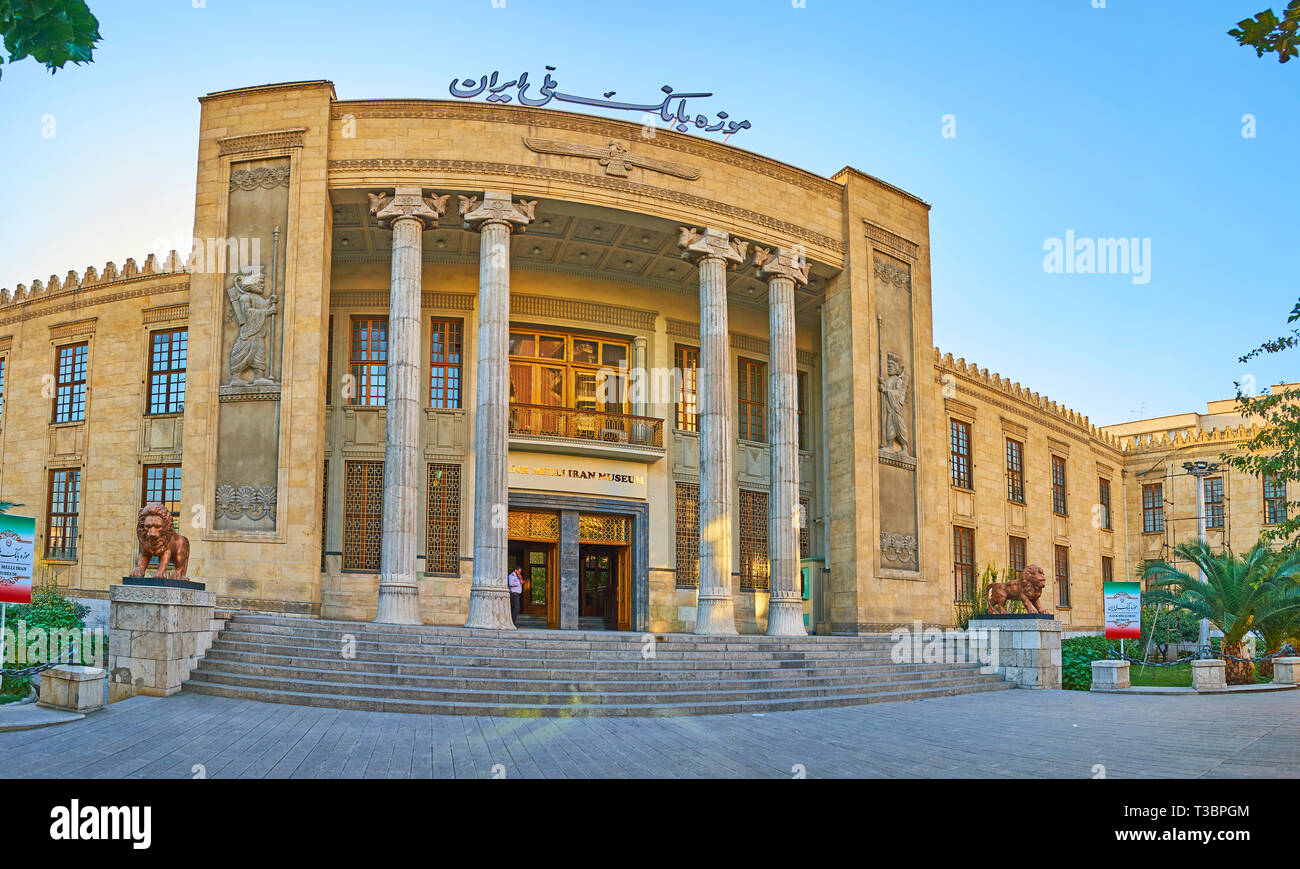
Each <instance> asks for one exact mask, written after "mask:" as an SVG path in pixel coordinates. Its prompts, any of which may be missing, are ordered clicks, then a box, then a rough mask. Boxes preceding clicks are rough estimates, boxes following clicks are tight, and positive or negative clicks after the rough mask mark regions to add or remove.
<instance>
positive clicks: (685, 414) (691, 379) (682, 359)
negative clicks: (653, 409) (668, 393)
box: [673, 344, 700, 431]
mask: <svg viewBox="0 0 1300 869" xmlns="http://www.w3.org/2000/svg"><path fill="white" fill-rule="evenodd" d="M673 365H674V366H675V367H676V368H677V372H678V376H679V377H680V378H681V379H680V381H679V383H680V384H681V385H680V386H679V387H678V391H677V428H679V429H680V430H682V431H699V430H700V416H699V411H698V408H697V407H696V404H695V399H696V394H697V393H696V387H697V385H698V381H697V378H698V376H699V370H700V348H698V347H686V346H684V345H682V344H678V345H677V347H676V348H675V349H674V351H673Z"/></svg>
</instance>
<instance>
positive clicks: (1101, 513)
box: [1097, 477, 1111, 531]
mask: <svg viewBox="0 0 1300 869" xmlns="http://www.w3.org/2000/svg"><path fill="white" fill-rule="evenodd" d="M1097 514H1098V515H1097V518H1098V519H1099V520H1100V521H1101V527H1102V528H1104V529H1106V530H1107V531H1109V530H1111V525H1110V480H1107V479H1106V478H1105V477H1099V478H1098V479H1097Z"/></svg>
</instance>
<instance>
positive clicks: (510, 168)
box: [329, 158, 844, 267]
mask: <svg viewBox="0 0 1300 869" xmlns="http://www.w3.org/2000/svg"><path fill="white" fill-rule="evenodd" d="M329 171H330V174H331V175H345V174H347V173H361V172H366V173H368V172H399V171H411V172H464V173H469V174H474V175H502V176H508V177H512V178H534V179H538V180H544V181H548V182H555V181H567V182H572V183H574V184H579V185H583V186H587V187H600V188H603V189H606V190H614V191H617V192H619V193H628V194H632V195H635V196H644V197H646V198H648V199H652V200H653V199H660V200H667V201H669V202H674V203H677V204H679V205H683V206H686V207H687V208H688V209H690V210H691V211H693V212H699V211H707V212H711V213H712V214H715V215H718V216H720V217H722V218H723V221H722V222H726V218H731V219H733V220H739V221H746V222H749V223H752V224H756V225H758V226H762V227H765V228H767V229H770V230H772V231H773V232H774V233H777V234H778V237H779V236H781V235H784V236H785V237H788V238H792V239H802V240H804V241H806V242H810V243H812V244H815V245H818V246H820V247H822V248H824V249H826V250H829V251H833V252H835V253H836V254H838V255H839V256H840V257H843V254H844V242H843V241H842V240H840V239H838V238H832V237H830V236H829V235H823V234H822V233H819V232H816V231H814V230H811V229H807V228H805V227H802V226H797V225H795V224H793V223H788V222H786V221H784V220H778V219H777V218H775V217H771V216H769V215H767V214H760V213H759V212H757V211H750V210H749V209H746V208H740V207H738V206H734V205H728V204H727V203H725V202H719V201H717V200H714V199H706V198H705V197H703V196H696V195H695V194H693V193H682V192H679V191H676V190H668V189H666V188H663V187H655V186H653V185H650V184H639V183H637V182H634V181H626V180H623V179H621V178H609V177H605V176H603V175H594V174H589V173H585V172H569V171H566V170H561V169H548V168H545V167H542V166H528V165H524V164H521V163H487V162H482V161H477V160H433V159H427V160H426V159H396V158H374V159H368V160H331V161H330V163H329ZM335 186H342V185H335ZM443 186H447V185H445V184H444V185H443ZM703 222H705V223H708V222H710V221H703ZM746 236H747V237H748V235H747V234H746ZM757 240H759V241H770V239H766V238H764V239H757ZM829 264H830V265H833V266H836V267H838V266H839V263H835V262H833V263H829Z"/></svg>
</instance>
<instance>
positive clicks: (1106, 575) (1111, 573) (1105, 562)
mask: <svg viewBox="0 0 1300 869" xmlns="http://www.w3.org/2000/svg"><path fill="white" fill-rule="evenodd" d="M1101 581H1102V582H1114V581H1115V559H1113V558H1111V557H1110V556H1109V555H1103V556H1102V557H1101Z"/></svg>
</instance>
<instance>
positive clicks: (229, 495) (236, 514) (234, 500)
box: [216, 483, 276, 522]
mask: <svg viewBox="0 0 1300 869" xmlns="http://www.w3.org/2000/svg"><path fill="white" fill-rule="evenodd" d="M216 501H217V516H219V517H225V518H228V519H241V518H244V517H247V518H248V519H251V520H252V521H254V522H256V521H258V520H259V519H263V518H265V517H267V516H274V515H275V501H276V488H275V486H233V485H231V484H229V483H223V484H222V485H220V486H217V491H216Z"/></svg>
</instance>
